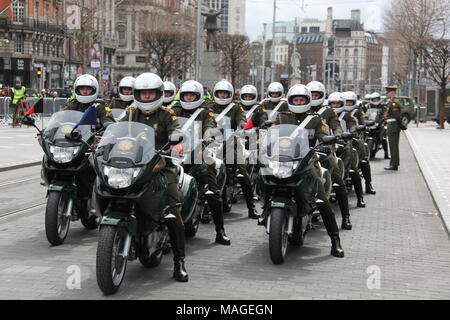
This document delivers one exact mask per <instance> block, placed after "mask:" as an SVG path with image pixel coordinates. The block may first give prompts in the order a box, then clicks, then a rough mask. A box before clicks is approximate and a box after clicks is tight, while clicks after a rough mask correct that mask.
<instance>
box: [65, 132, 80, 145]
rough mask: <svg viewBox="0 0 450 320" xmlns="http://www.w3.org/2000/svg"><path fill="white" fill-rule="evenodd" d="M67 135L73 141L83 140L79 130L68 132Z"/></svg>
mask: <svg viewBox="0 0 450 320" xmlns="http://www.w3.org/2000/svg"><path fill="white" fill-rule="evenodd" d="M65 137H66V139H67V140H68V141H71V142H81V140H82V137H81V133H79V132H78V131H72V132H69V133H66V135H65Z"/></svg>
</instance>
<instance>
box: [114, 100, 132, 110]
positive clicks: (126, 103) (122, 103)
mask: <svg viewBox="0 0 450 320" xmlns="http://www.w3.org/2000/svg"><path fill="white" fill-rule="evenodd" d="M132 103H133V101H122V100H120V99H117V98H112V100H111V102H110V103H109V105H108V108H110V109H126V108H127V107H128V106H129V105H131V104H132Z"/></svg>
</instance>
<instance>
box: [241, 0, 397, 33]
mask: <svg viewBox="0 0 450 320" xmlns="http://www.w3.org/2000/svg"><path fill="white" fill-rule="evenodd" d="M390 1H391V0H277V8H278V9H277V16H276V20H277V21H292V20H294V19H295V17H299V18H317V19H321V20H325V19H326V17H327V8H328V7H330V6H331V7H333V17H334V18H335V19H350V12H351V10H352V9H360V10H361V20H362V22H363V23H364V26H365V29H366V30H373V31H379V30H381V28H382V15H383V10H384V7H386V5H388V4H389V2H390ZM302 3H304V4H305V8H304V10H302ZM272 21H273V0H246V32H247V35H248V36H249V37H250V39H251V40H256V39H257V37H258V35H261V34H262V32H263V23H272Z"/></svg>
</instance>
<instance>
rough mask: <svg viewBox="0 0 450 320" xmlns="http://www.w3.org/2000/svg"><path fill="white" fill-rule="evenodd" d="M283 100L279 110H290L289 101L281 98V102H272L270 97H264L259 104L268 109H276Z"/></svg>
mask: <svg viewBox="0 0 450 320" xmlns="http://www.w3.org/2000/svg"><path fill="white" fill-rule="evenodd" d="M280 102H282V104H281V106H280V108H279V109H278V112H290V110H289V107H288V104H287V101H284V100H280V101H279V102H272V101H270V99H264V100H262V101H261V102H260V103H259V104H260V105H262V106H263V107H264V108H265V109H266V110H274V109H275V108H276V107H277V105H278V104H279V103H280Z"/></svg>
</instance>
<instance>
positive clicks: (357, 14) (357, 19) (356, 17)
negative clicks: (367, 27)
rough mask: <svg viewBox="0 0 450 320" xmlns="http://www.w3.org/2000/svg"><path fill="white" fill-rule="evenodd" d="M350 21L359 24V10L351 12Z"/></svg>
mask: <svg viewBox="0 0 450 320" xmlns="http://www.w3.org/2000/svg"><path fill="white" fill-rule="evenodd" d="M352 20H356V21H358V22H361V10H352Z"/></svg>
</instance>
